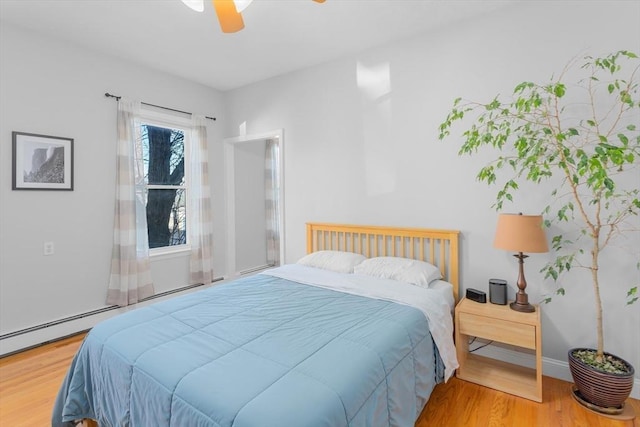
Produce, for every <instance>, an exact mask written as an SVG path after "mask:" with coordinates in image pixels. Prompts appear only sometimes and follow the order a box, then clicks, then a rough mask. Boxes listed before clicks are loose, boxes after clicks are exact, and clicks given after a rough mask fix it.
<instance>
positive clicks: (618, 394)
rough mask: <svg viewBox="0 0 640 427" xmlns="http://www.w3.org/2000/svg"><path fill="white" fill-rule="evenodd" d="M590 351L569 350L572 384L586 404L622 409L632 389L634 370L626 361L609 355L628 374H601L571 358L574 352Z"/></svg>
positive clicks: (607, 354)
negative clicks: (619, 363)
mask: <svg viewBox="0 0 640 427" xmlns="http://www.w3.org/2000/svg"><path fill="white" fill-rule="evenodd" d="M580 350H591V349H585V348H574V349H571V350H569V369H570V370H571V376H573V382H574V383H575V385H576V387H577V388H578V390H579V391H580V394H581V395H582V396H583V397H584V399H585V400H587V401H588V402H590V403H592V404H594V405H596V406H600V407H602V408H622V406H623V405H624V401H625V400H627V398H628V397H629V394H631V389H632V388H633V375H634V373H635V370H634V369H633V366H631V364H629V363H628V362H627V361H626V360H624V359H621V358H619V357H618V356H615V355H612V354H610V353H605V355H606V356H612V357H614V358H616V359H618V360H620V361H621V362H623V363H624V364H625V365H626V366H627V368H628V370H629V372H628V373H625V374H614V373H607V372H602V371H600V370H597V369H595V368H593V367H592V366H590V365H588V364H586V363H584V362H582V361H581V360H580V359H577V358H575V357H574V356H573V352H574V351H580Z"/></svg>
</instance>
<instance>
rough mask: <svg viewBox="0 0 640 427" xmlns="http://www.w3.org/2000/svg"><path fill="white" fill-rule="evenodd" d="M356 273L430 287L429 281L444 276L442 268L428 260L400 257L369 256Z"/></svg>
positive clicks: (357, 267) (355, 270)
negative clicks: (441, 272) (441, 271)
mask: <svg viewBox="0 0 640 427" xmlns="http://www.w3.org/2000/svg"><path fill="white" fill-rule="evenodd" d="M353 272H354V273H356V274H364V275H367V276H373V277H381V278H384V279H392V280H397V281H400V282H406V283H411V284H413V285H417V286H421V287H423V288H428V287H429V283H431V282H433V281H434V280H438V279H441V278H442V274H440V269H439V268H438V267H436V266H435V265H432V264H429V263H428V262H424V261H418V260H413V259H409V258H398V257H377V258H369V259H367V260H365V261H363V262H362V263H360V264H358V265H357V266H356V267H355V268H354V270H353Z"/></svg>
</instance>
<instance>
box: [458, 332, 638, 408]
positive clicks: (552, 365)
mask: <svg viewBox="0 0 640 427" xmlns="http://www.w3.org/2000/svg"><path fill="white" fill-rule="evenodd" d="M482 343H486V341H481V340H478V344H477V345H481V344H482ZM470 347H471V348H473V347H474V346H470ZM476 354H480V355H482V356H487V357H491V358H493V359H498V360H502V361H503V362H508V363H513V364H514V365H519V366H526V367H528V368H534V367H535V365H536V362H535V355H534V354H533V352H531V353H528V352H522V351H516V350H511V349H509V348H506V347H502V346H497V345H488V346H487V347H484V348H482V349H480V350H478V351H476ZM542 374H543V375H546V376H548V377H553V378H558V379H561V380H564V381H569V382H573V378H572V377H571V371H570V370H569V363H568V362H566V361H562V360H556V359H551V358H549V357H543V358H542ZM630 397H632V398H634V399H640V378H638V377H635V378H634V379H633V389H632V390H631V396H630Z"/></svg>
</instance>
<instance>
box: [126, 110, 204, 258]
mask: <svg viewBox="0 0 640 427" xmlns="http://www.w3.org/2000/svg"><path fill="white" fill-rule="evenodd" d="M143 125H151V126H158V127H164V128H172V129H179V130H181V131H183V132H184V180H185V183H184V186H182V185H157V184H153V185H149V184H145V189H146V190H147V191H148V190H153V189H182V188H184V191H185V200H186V206H185V207H186V210H187V220H186V233H187V243H186V244H182V245H172V246H163V247H161V248H150V249H149V257H150V258H152V259H154V260H158V259H162V258H173V257H175V256H181V255H185V254H187V253H190V252H191V245H190V244H189V224H190V223H191V218H192V216H191V210H190V209H189V206H188V205H189V187H190V184H191V168H190V167H189V159H190V158H191V130H192V128H193V125H192V123H191V120H190V118H186V117H181V116H176V115H173V114H168V113H163V112H161V111H156V110H155V109H144V108H143V109H142V111H141V112H140V116H139V117H138V120H137V121H136V126H137V129H136V132H138V134H139V135H140V131H141V127H142V126H143ZM147 232H148V230H147Z"/></svg>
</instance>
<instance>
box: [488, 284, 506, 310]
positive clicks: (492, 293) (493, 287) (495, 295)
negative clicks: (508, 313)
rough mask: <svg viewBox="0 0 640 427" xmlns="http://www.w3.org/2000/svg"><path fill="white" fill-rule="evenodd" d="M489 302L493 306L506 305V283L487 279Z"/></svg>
mask: <svg viewBox="0 0 640 427" xmlns="http://www.w3.org/2000/svg"><path fill="white" fill-rule="evenodd" d="M489 301H491V303H493V304H500V305H505V304H507V281H506V280H502V279H489Z"/></svg>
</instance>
